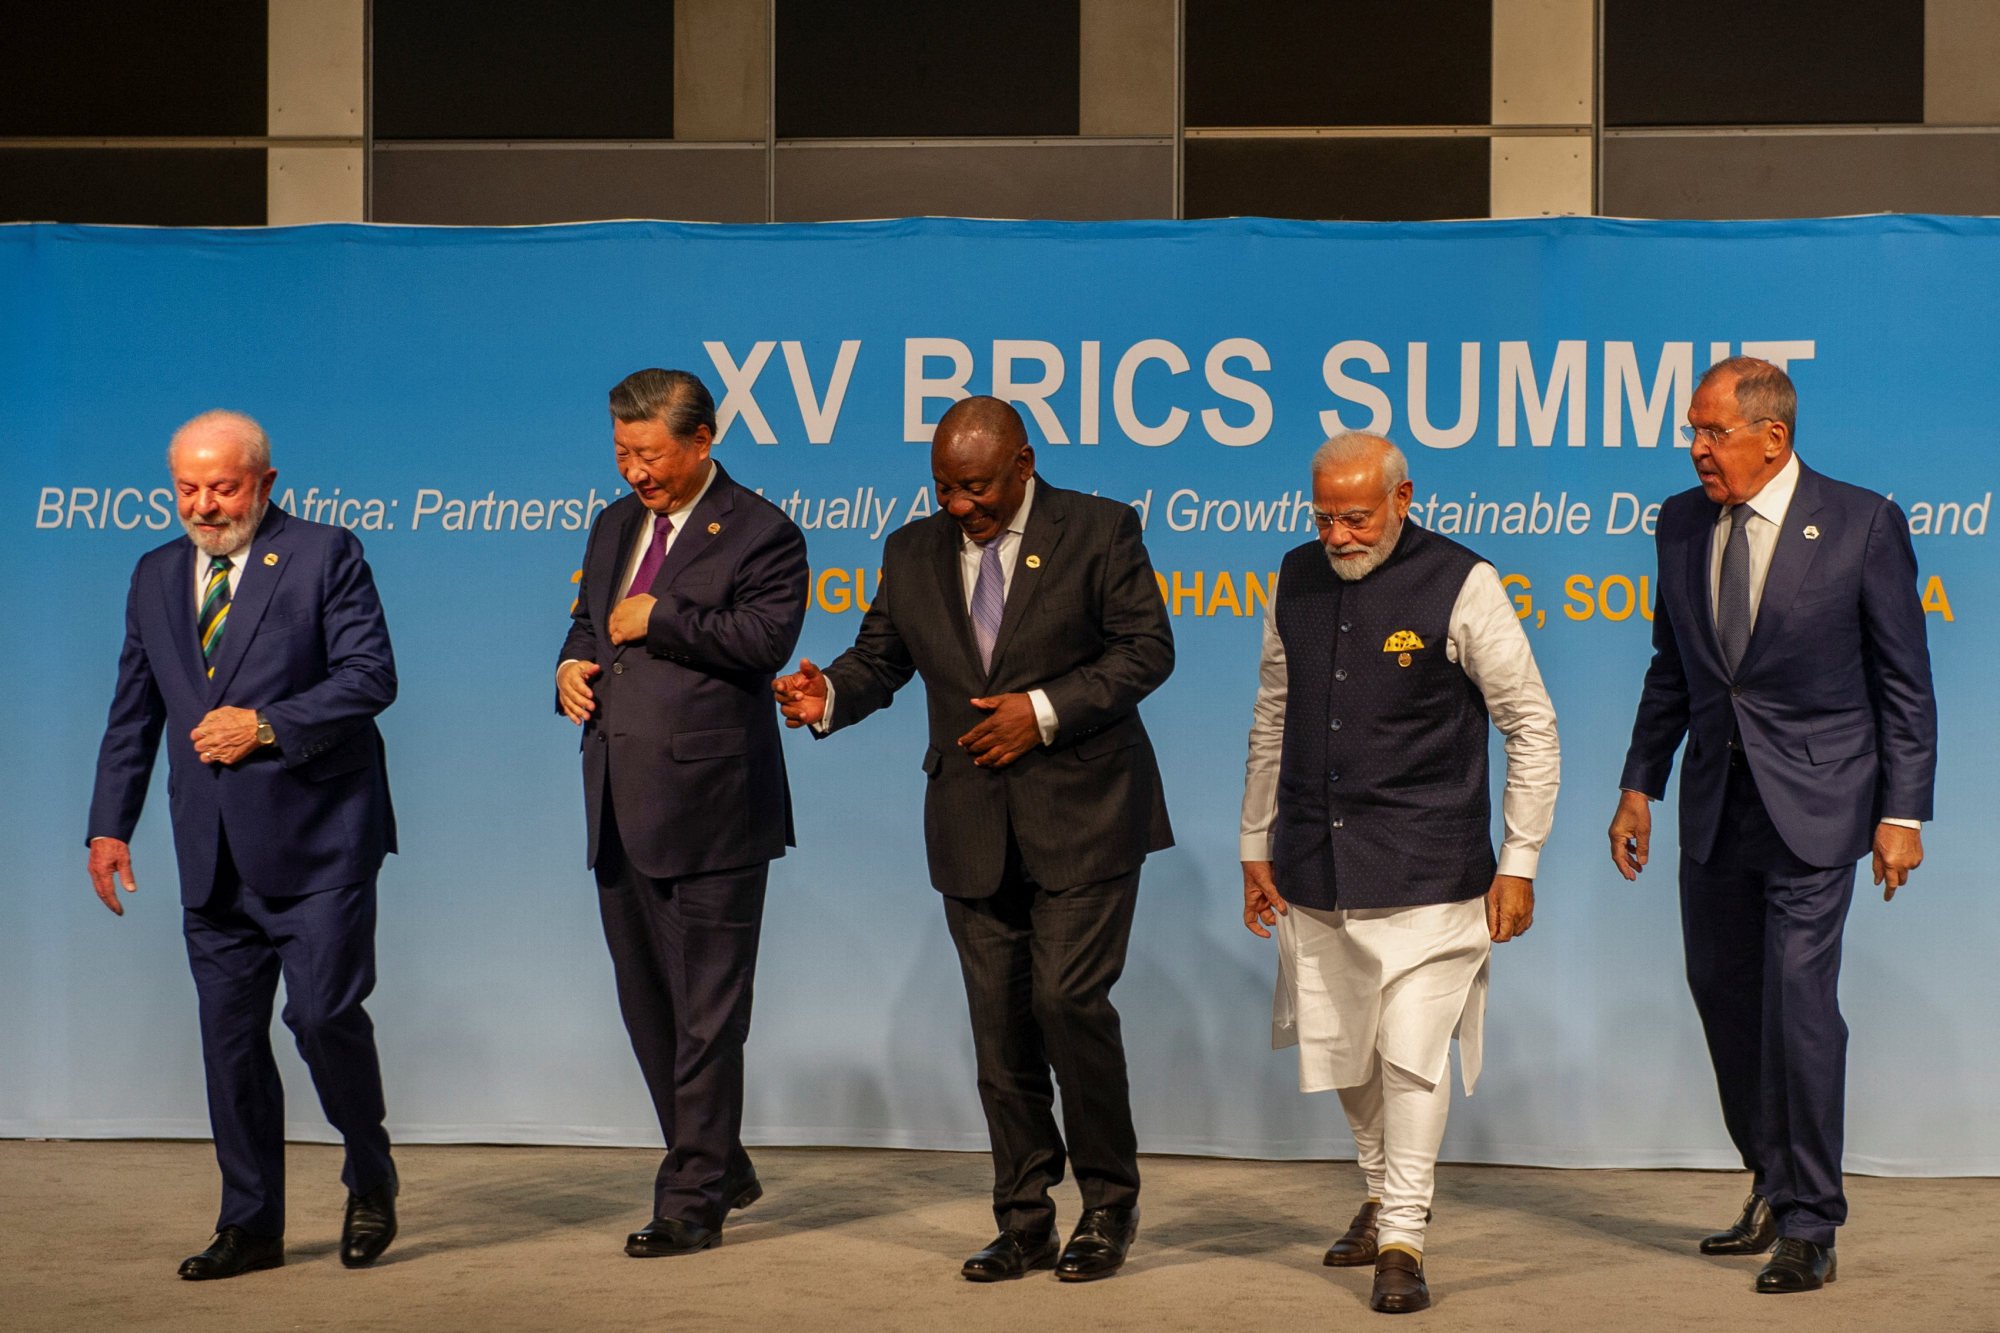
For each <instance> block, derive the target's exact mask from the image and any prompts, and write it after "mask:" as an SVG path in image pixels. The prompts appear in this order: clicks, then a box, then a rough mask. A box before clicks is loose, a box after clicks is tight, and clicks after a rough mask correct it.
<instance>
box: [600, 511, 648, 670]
mask: <svg viewBox="0 0 2000 1333" xmlns="http://www.w3.org/2000/svg"><path fill="white" fill-rule="evenodd" d="M651 518H652V514H651V513H650V512H649V511H648V510H647V508H646V506H644V505H642V504H640V503H639V502H638V501H637V500H634V501H633V502H632V507H631V509H630V510H628V511H627V512H626V514H625V517H624V519H623V520H622V521H621V522H620V523H619V524H618V531H617V532H616V533H615V534H614V535H613V538H612V540H611V541H609V542H606V543H604V546H605V547H606V548H608V549H601V550H599V552H598V554H597V562H598V566H599V567H598V568H596V569H593V570H591V571H590V586H591V590H592V591H591V598H590V600H591V602H592V603H593V605H592V606H591V607H590V618H591V623H592V624H595V625H598V626H600V627H602V626H606V625H609V624H610V623H611V608H612V607H614V606H616V605H618V602H619V599H620V598H622V597H623V596H624V595H625V566H626V563H627V562H628V561H629V560H630V559H631V557H632V543H633V542H635V541H637V540H638V539H639V529H640V527H641V526H642V525H643V524H645V523H647V522H649V521H650V520H651ZM607 646H608V644H607Z"/></svg>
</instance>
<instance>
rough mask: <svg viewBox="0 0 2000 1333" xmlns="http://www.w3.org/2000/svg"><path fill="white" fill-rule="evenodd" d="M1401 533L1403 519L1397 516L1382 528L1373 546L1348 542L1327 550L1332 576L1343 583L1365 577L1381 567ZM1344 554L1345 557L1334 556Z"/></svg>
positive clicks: (1394, 547)
mask: <svg viewBox="0 0 2000 1333" xmlns="http://www.w3.org/2000/svg"><path fill="white" fill-rule="evenodd" d="M1402 535H1403V520H1402V519H1400V518H1398V519H1394V520H1393V521H1391V522H1390V524H1389V526H1388V527H1386V528H1384V529H1383V530H1382V535H1381V536H1380V537H1377V538H1376V539H1375V544H1374V545H1373V546H1359V545H1354V544H1351V543H1350V544H1349V545H1346V546H1338V547H1335V548H1333V549H1332V550H1330V551H1328V552H1327V563H1328V564H1330V565H1332V566H1333V573H1334V577H1335V578H1337V579H1339V580H1340V581H1341V582H1343V583H1354V582H1357V581H1359V580H1361V579H1365V578H1367V577H1368V576H1369V575H1370V574H1373V573H1374V572H1375V571H1376V570H1378V569H1380V568H1381V567H1382V562H1383V561H1384V560H1387V559H1388V558H1389V553H1390V552H1391V551H1394V550H1395V549H1396V539H1397V538H1399V537H1401V536H1402ZM1352 552H1365V553H1366V554H1350V553H1352ZM1342 555H1346V557H1347V558H1346V559H1338V558H1336V557H1339V556H1342Z"/></svg>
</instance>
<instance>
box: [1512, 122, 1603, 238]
mask: <svg viewBox="0 0 2000 1333" xmlns="http://www.w3.org/2000/svg"><path fill="white" fill-rule="evenodd" d="M1490 188H1491V190H1492V198H1493V205H1492V208H1493V216H1494V217H1496V218H1541V217H1554V216H1573V215H1579V214H1588V213H1589V212H1590V140H1589V138H1587V137H1586V136H1583V135H1573V136H1571V135H1566V136H1563V137H1560V138H1554V137H1549V136H1545V135H1544V136H1537V137H1534V138H1518V139H1504V138H1495V139H1494V140H1493V174H1492V177H1491V187H1490Z"/></svg>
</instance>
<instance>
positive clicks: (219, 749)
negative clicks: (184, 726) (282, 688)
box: [188, 708, 257, 767]
mask: <svg viewBox="0 0 2000 1333" xmlns="http://www.w3.org/2000/svg"><path fill="white" fill-rule="evenodd" d="M188 739H189V740H190V741H192V742H193V743H194V752H195V754H196V755H197V756H199V757H200V759H201V762H202V763H204V764H221V765H224V766H225V767H226V766H228V765H230V764H233V763H235V762H237V761H238V760H239V759H242V758H244V757H245V756H246V755H248V754H249V753H250V752H251V751H252V750H254V749H256V748H257V710H255V709H254V708H217V709H215V710H213V711H211V712H210V713H209V714H208V716H206V717H204V718H202V720H201V721H199V722H197V723H196V724H195V728H194V730H193V731H191V732H189V733H188Z"/></svg>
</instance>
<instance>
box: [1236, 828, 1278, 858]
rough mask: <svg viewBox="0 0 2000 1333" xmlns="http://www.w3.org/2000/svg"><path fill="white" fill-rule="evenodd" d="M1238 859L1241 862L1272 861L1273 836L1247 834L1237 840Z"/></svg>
mask: <svg viewBox="0 0 2000 1333" xmlns="http://www.w3.org/2000/svg"><path fill="white" fill-rule="evenodd" d="M1236 859H1237V860H1239V861H1268V860H1270V859H1271V835H1270V834H1268V833H1245V834H1243V835H1242V836H1241V837H1239V838H1238V839H1237V840H1236Z"/></svg>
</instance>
